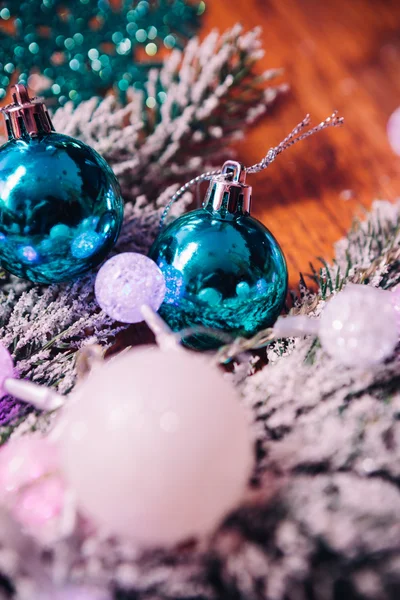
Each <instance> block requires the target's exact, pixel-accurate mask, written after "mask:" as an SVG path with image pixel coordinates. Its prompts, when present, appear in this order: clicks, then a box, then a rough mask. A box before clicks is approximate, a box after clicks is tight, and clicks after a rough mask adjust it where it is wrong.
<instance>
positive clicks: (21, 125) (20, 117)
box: [0, 83, 55, 140]
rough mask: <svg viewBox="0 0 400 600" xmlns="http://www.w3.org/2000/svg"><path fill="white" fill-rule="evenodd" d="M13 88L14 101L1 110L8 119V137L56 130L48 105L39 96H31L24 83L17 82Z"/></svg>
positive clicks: (33, 135)
mask: <svg viewBox="0 0 400 600" xmlns="http://www.w3.org/2000/svg"><path fill="white" fill-rule="evenodd" d="M13 89H14V91H13V94H12V98H13V102H12V103H11V104H8V105H7V106H5V107H4V108H2V109H1V110H0V112H2V113H3V116H4V119H5V121H6V127H7V133H8V139H10V140H13V139H20V138H23V137H26V136H27V135H28V136H29V137H36V136H38V135H40V134H46V133H51V132H52V131H55V129H54V125H53V123H52V122H51V119H50V115H49V113H48V112H47V108H46V105H45V104H44V103H43V102H41V101H40V100H39V99H38V98H30V97H29V94H28V90H27V88H26V86H25V85H24V84H23V83H17V84H16V85H14V86H13Z"/></svg>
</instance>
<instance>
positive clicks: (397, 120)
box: [387, 107, 400, 156]
mask: <svg viewBox="0 0 400 600" xmlns="http://www.w3.org/2000/svg"><path fill="white" fill-rule="evenodd" d="M387 136H388V140H389V144H390V146H391V147H392V150H393V152H394V153H395V154H397V155H399V156H400V107H399V108H396V110H395V111H394V112H393V113H392V114H391V116H390V117H389V121H388V124H387Z"/></svg>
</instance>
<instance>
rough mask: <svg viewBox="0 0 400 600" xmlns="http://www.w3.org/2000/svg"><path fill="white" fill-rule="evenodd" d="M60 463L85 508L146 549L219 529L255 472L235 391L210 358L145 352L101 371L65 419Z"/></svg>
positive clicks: (106, 528) (75, 396)
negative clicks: (210, 362) (218, 526)
mask: <svg viewBox="0 0 400 600" xmlns="http://www.w3.org/2000/svg"><path fill="white" fill-rule="evenodd" d="M63 420H64V427H63V430H62V438H61V444H62V460H63V465H64V473H65V475H66V478H67V481H68V483H69V485H70V486H71V489H73V490H74V494H75V497H76V500H77V504H78V507H80V508H81V509H82V510H83V512H84V513H85V512H86V514H87V515H88V516H89V517H90V518H92V520H93V522H94V523H96V524H97V525H98V526H100V527H101V528H102V529H103V530H104V531H105V532H108V533H110V534H116V535H120V536H122V537H129V538H131V539H132V540H133V541H134V542H135V543H137V544H139V545H141V546H143V547H146V546H158V545H173V544H175V543H177V542H180V541H184V540H187V539H190V538H192V537H198V536H202V535H204V534H207V533H209V532H210V531H212V530H213V529H214V528H215V527H216V526H217V525H218V524H219V523H220V522H221V520H222V519H223V518H224V517H225V515H226V514H227V513H228V511H230V510H231V509H233V508H235V506H236V505H237V504H238V503H239V502H240V500H241V498H242V495H243V492H244V490H245V487H246V483H247V481H248V478H249V476H250V473H251V467H252V464H253V457H252V442H251V436H250V431H249V426H248V423H247V418H246V414H245V412H244V409H243V408H242V406H241V405H240V399H239V397H238V395H237V393H236V391H235V389H234V388H233V387H232V386H231V385H230V384H229V382H228V381H226V379H225V378H224V376H223V375H222V373H220V372H219V371H218V370H217V369H216V368H215V367H213V366H211V365H210V364H209V362H208V361H207V360H206V358H205V357H204V356H200V355H196V354H192V353H190V352H187V351H184V350H176V351H170V352H165V351H161V350H160V349H159V348H157V347H156V346H154V347H147V348H137V349H135V350H131V351H130V352H128V353H126V354H123V355H120V356H118V357H116V358H114V359H112V360H110V361H109V362H108V363H106V364H105V365H104V367H102V368H101V369H98V370H95V371H93V372H92V374H90V375H89V376H88V378H87V379H86V380H85V381H84V382H83V383H82V384H81V385H80V386H79V387H78V388H77V389H76V391H74V393H73V395H72V397H71V399H70V402H69V403H68V405H67V406H66V407H65V409H64V413H63Z"/></svg>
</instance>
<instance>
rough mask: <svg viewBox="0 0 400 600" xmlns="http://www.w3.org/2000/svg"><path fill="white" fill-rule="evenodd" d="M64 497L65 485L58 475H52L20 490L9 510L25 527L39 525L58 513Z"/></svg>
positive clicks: (60, 510)
mask: <svg viewBox="0 0 400 600" xmlns="http://www.w3.org/2000/svg"><path fill="white" fill-rule="evenodd" d="M64 499H65V485H64V483H63V481H62V479H61V477H60V476H58V475H52V476H48V477H45V478H44V479H42V480H41V481H37V482H35V483H34V484H32V485H30V486H28V487H27V488H25V489H23V490H21V492H20V494H19V495H18V498H17V499H16V501H15V503H14V504H13V505H12V508H11V512H12V515H13V516H14V518H15V519H16V520H17V521H18V522H19V523H21V524H22V525H24V526H25V527H28V528H32V527H40V526H43V525H45V524H46V523H48V521H50V520H51V519H54V518H56V517H58V516H59V515H60V513H61V512H62V510H63V507H64Z"/></svg>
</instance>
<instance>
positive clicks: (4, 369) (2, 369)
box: [0, 344, 14, 398]
mask: <svg viewBox="0 0 400 600" xmlns="http://www.w3.org/2000/svg"><path fill="white" fill-rule="evenodd" d="M13 376H14V365H13V361H12V358H11V355H10V353H9V351H8V350H7V348H5V347H4V346H3V344H0V398H2V397H3V396H5V395H6V394H7V392H6V391H5V389H4V381H5V380H6V379H7V377H13Z"/></svg>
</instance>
